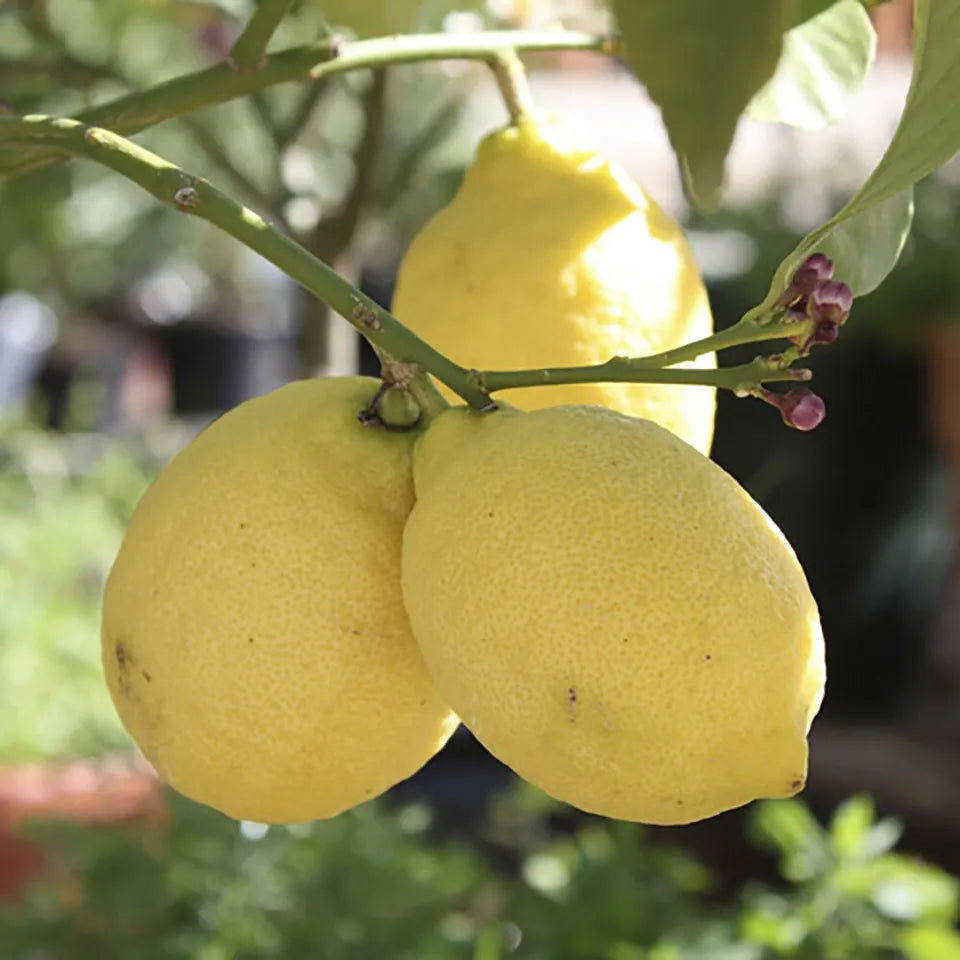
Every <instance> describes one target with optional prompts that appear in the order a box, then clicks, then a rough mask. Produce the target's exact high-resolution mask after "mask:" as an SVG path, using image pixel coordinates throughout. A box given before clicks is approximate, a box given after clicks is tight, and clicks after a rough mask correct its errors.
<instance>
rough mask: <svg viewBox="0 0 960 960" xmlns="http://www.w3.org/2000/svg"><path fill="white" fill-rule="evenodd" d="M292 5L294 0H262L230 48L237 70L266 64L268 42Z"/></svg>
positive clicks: (256, 68)
mask: <svg viewBox="0 0 960 960" xmlns="http://www.w3.org/2000/svg"><path fill="white" fill-rule="evenodd" d="M292 6H293V0H260V4H259V5H258V6H257V8H256V10H254V12H253V15H252V16H251V17H250V20H249V21H248V22H247V25H246V27H244V30H243V33H241V34H240V36H239V37H238V39H237V42H236V43H235V44H234V45H233V47H232V49H231V50H230V56H229V58H228V60H229V62H230V63H232V64H233V66H234V68H235V69H236V70H259V69H260V68H261V67H263V66H265V65H266V52H267V44H269V43H270V38H271V37H272V36H273V34H274V32H275V31H276V29H277V27H279V26H280V21H281V20H282V19H283V18H284V17H285V16H286V15H287V11H288V10H289V9H290V8H291V7H292Z"/></svg>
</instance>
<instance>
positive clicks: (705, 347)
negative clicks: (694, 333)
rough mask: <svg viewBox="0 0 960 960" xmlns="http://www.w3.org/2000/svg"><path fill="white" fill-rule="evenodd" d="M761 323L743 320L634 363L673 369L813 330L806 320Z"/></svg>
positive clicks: (645, 366) (759, 321)
mask: <svg viewBox="0 0 960 960" xmlns="http://www.w3.org/2000/svg"><path fill="white" fill-rule="evenodd" d="M763 319H764V318H762V317H761V318H760V319H759V320H747V319H742V320H739V321H738V322H737V323H735V324H733V326H730V327H727V328H726V330H721V331H720V332H719V333H714V334H712V335H711V336H709V337H704V338H703V339H702V340H693V341H692V342H690V343H685V344H683V346H680V347H675V348H674V349H673V350H665V351H664V352H663V353H654V354H651V355H650V356H649V357H643V358H641V359H637V360H633V361H632V362H633V363H634V364H635V365H636V366H638V367H641V366H642V367H644V368H647V367H672V366H674V365H676V364H678V363H686V362H687V361H689V360H696V359H697V357H702V356H703V355H704V354H705V353H715V352H716V351H718V350H726V349H728V348H730V347H739V346H742V345H743V344H746V343H760V342H762V341H765V340H785V339H786V338H787V337H793V336H797V335H799V334H803V333H806V332H807V331H808V328H809V321H807V320H806V319H804V320H800V321H789V322H785V321H784V320H781V321H780V322H779V323H772V324H771V323H765V322H761V321H762V320H763Z"/></svg>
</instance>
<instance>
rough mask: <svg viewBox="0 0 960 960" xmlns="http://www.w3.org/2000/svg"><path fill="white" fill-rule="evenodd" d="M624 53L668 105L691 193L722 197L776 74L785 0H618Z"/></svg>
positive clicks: (702, 199) (704, 204)
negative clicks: (748, 115) (735, 146)
mask: <svg viewBox="0 0 960 960" xmlns="http://www.w3.org/2000/svg"><path fill="white" fill-rule="evenodd" d="M612 7H613V11H614V14H615V15H616V18H617V23H618V25H619V28H620V34H621V36H622V38H623V43H624V52H623V57H624V60H625V62H626V64H627V66H629V67H630V69H631V70H632V71H633V72H634V73H635V74H636V75H637V77H638V78H639V79H640V81H641V82H642V83H643V84H645V85H646V88H647V91H648V93H649V94H650V97H651V98H652V99H653V100H654V101H655V102H656V104H657V105H658V106H659V107H660V109H661V111H662V113H663V122H664V124H665V125H666V128H667V132H668V134H669V136H670V142H671V144H672V145H673V149H674V151H675V152H676V154H677V160H678V162H679V164H680V170H681V173H682V174H683V179H684V184H685V187H686V190H687V194H688V195H689V197H690V199H691V201H692V202H693V203H694V204H695V205H696V206H697V207H699V208H701V209H711V208H713V207H714V206H715V205H716V202H717V199H718V196H719V194H720V190H721V188H722V186H723V179H724V160H725V158H726V156H727V152H728V151H729V149H730V144H731V143H732V142H733V135H734V131H735V130H736V126H737V120H738V119H739V117H740V114H741V113H742V112H743V110H744V109H745V108H746V106H747V104H748V103H749V102H750V98H751V97H752V96H753V95H754V94H755V93H756V92H757V90H759V89H760V88H761V87H762V86H763V85H764V84H765V83H766V82H767V80H769V79H770V77H771V76H772V75H773V71H774V70H775V69H776V65H777V60H778V59H779V57H780V45H781V41H782V35H783V29H784V26H785V18H784V4H783V2H782V0H728V2H726V3H717V2H715V0H644V2H643V3H638V2H637V0H613V3H612Z"/></svg>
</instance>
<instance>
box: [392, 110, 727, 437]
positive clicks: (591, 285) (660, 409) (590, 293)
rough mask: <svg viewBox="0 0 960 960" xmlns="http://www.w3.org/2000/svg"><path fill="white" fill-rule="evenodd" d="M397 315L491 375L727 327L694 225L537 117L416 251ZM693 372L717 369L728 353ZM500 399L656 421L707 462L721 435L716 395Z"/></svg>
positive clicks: (644, 348)
mask: <svg viewBox="0 0 960 960" xmlns="http://www.w3.org/2000/svg"><path fill="white" fill-rule="evenodd" d="M393 312H394V313H395V314H396V315H397V316H398V317H399V318H400V319H401V320H402V321H403V322H404V323H405V324H407V325H408V326H409V327H411V328H412V329H413V330H414V331H415V332H416V333H417V334H419V335H420V336H421V337H423V338H424V339H425V340H427V341H428V342H429V343H430V344H432V345H433V346H435V347H436V348H437V349H439V350H440V351H441V352H442V353H445V354H446V355H447V356H449V357H451V359H453V360H455V361H457V362H458V363H461V364H463V365H464V366H467V367H472V368H476V369H481V370H482V369H487V370H489V369H494V370H503V369H526V368H534V367H547V366H580V365H590V364H596V363H603V362H604V361H606V360H609V359H610V358H611V357H613V356H630V357H639V356H648V355H650V354H653V353H660V352H662V351H664V350H670V349H673V348H674V347H678V346H680V345H682V344H686V343H689V342H691V341H694V340H699V339H702V338H704V337H708V336H710V334H711V333H712V331H713V321H712V317H711V314H710V307H709V303H708V301H707V294H706V290H705V289H704V285H703V282H702V280H701V277H700V272H699V269H698V267H697V264H696V261H695V259H694V256H693V253H692V251H691V249H690V246H689V244H688V243H687V240H686V237H685V236H684V233H683V231H682V230H681V228H680V226H679V225H678V224H677V223H676V222H675V221H673V220H672V219H671V218H670V217H669V216H668V215H667V214H666V213H665V212H664V211H663V210H662V209H661V208H660V207H659V206H658V205H657V204H656V203H655V202H654V201H653V200H652V199H651V198H650V197H649V196H648V195H647V193H646V192H645V191H644V190H643V189H642V188H641V187H640V186H639V185H638V184H637V183H635V182H634V181H633V180H631V179H630V178H629V177H628V176H627V174H626V173H625V172H624V171H623V170H622V169H620V168H619V167H617V166H616V165H614V164H612V163H609V162H607V161H605V160H604V159H602V158H601V157H599V156H598V155H597V154H596V153H595V152H594V151H593V150H591V149H589V148H587V147H585V146H584V145H583V144H582V142H581V141H580V139H579V138H578V137H577V135H576V134H575V133H573V132H571V131H570V130H569V129H568V128H567V126H566V125H565V124H564V123H563V122H562V121H561V120H559V119H556V118H552V117H551V118H542V119H541V118H533V119H527V120H523V121H521V122H520V124H519V125H518V126H513V127H508V128H507V129H505V130H501V131H499V132H497V133H494V134H492V135H490V136H488V137H487V138H486V139H485V140H484V141H483V142H482V143H481V144H480V147H479V150H478V153H477V156H476V160H475V161H474V163H473V164H472V166H471V167H470V168H469V169H468V170H467V173H466V176H465V179H464V181H463V184H462V185H461V187H460V190H459V191H458V193H457V194H456V196H455V197H454V199H453V201H452V202H451V203H450V204H449V205H448V206H447V207H446V208H444V209H443V210H441V211H440V212H439V213H438V214H436V215H435V216H434V217H433V219H431V220H430V221H428V223H427V224H426V225H425V226H424V228H423V229H422V230H421V231H420V233H419V234H418V235H417V236H416V237H415V238H414V240H413V242H412V244H411V245H410V248H409V249H408V251H407V253H406V255H405V256H404V258H403V260H402V262H401V264H400V268H399V272H398V276H397V286H396V291H395V293H394V299H393ZM682 366H698V367H713V366H715V357H714V355H713V354H712V353H708V354H705V355H704V356H702V357H700V358H698V359H697V360H696V361H694V362H692V363H687V364H683V365H682ZM441 389H442V390H443V391H444V393H445V395H446V396H447V398H448V399H453V397H452V394H450V392H449V391H448V390H447V389H446V388H445V387H441ZM497 396H498V398H502V399H503V400H505V401H506V402H508V403H511V404H513V405H515V406H518V407H521V408H523V409H528V410H532V409H538V408H541V407H546V406H557V405H560V404H570V403H584V404H601V405H603V406H608V407H611V408H613V409H616V410H620V411H621V412H623V413H627V414H630V415H632V416H638V417H645V418H647V419H650V420H654V421H656V422H657V423H659V424H661V425H662V426H664V427H666V428H667V429H669V430H671V431H673V432H674V433H676V434H677V435H678V436H679V437H681V438H683V439H684V440H686V441H687V442H688V443H690V444H692V445H693V446H695V447H696V448H697V449H698V450H700V451H701V452H704V453H706V452H707V451H708V450H709V448H710V443H711V440H712V437H713V420H714V407H715V395H714V389H713V388H712V387H707V386H683V387H680V388H678V387H677V386H675V385H669V384H642V383H590V384H573V385H550V386H538V387H522V388H518V389H513V390H505V391H503V392H502V393H499V394H498V395H497Z"/></svg>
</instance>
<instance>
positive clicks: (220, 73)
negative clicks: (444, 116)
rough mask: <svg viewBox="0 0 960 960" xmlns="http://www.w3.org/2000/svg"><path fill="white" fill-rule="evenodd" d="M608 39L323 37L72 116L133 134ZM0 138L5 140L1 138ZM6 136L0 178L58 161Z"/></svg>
mask: <svg viewBox="0 0 960 960" xmlns="http://www.w3.org/2000/svg"><path fill="white" fill-rule="evenodd" d="M612 49H613V48H612V45H611V41H610V39H609V38H608V37H602V36H595V35H593V34H588V33H580V32H577V31H570V30H541V31H535V30H501V31H497V30H492V31H487V32H480V33H474V34H465V35H456V34H449V33H438V34H419V35H407V36H395V37H382V38H377V39H374V40H358V41H356V42H352V43H344V42H342V41H341V40H340V39H339V38H335V37H334V38H326V39H324V40H320V41H318V42H317V43H312V44H308V45H306V46H302V47H295V48H293V49H290V50H283V51H280V52H279V53H275V54H271V55H270V56H267V57H265V58H264V59H263V63H262V66H261V67H260V68H259V69H257V70H237V69H236V67H235V66H233V65H232V64H231V63H230V62H228V61H224V62H222V63H218V64H216V65H215V66H213V67H208V68H207V69H205V70H200V71H197V72H196V73H191V74H187V75H185V76H182V77H177V78H175V79H173V80H170V81H168V82H166V83H161V84H158V85H157V86H155V87H151V88H150V89H148V90H139V91H137V92H136V93H131V94H127V95H125V96H122V97H118V98H117V99H116V100H112V101H110V102H109V103H105V104H101V105H100V106H98V107H95V108H93V109H92V110H87V111H84V112H83V113H81V114H79V115H78V117H77V119H79V120H81V121H83V123H85V124H88V125H92V126H103V127H109V128H110V129H111V130H113V131H114V132H115V133H119V134H124V135H126V134H132V133H137V132H139V131H140V130H144V129H146V128H147V127H151V126H154V125H155V124H157V123H162V122H163V121H164V120H170V119H172V118H174V117H179V116H183V115H184V114H187V113H192V112H194V111H195V110H200V109H203V108H204V107H211V106H214V105H216V104H218V103H225V102H226V101H228V100H235V99H237V98H239V97H244V96H247V95H249V94H252V93H256V92H257V91H260V90H265V89H267V88H268V87H272V86H276V85H277V84H280V83H313V82H315V81H317V80H320V79H322V78H323V77H326V76H329V75H331V74H334V73H344V72H346V71H348V70H360V69H365V68H368V67H384V66H390V65H392V64H399V63H418V62H421V61H425V60H487V61H489V60H492V59H494V58H495V57H497V56H498V55H499V54H501V53H503V52H504V51H508V50H516V51H521V52H522V51H534V50H593V51H596V52H597V53H607V52H610V51H611V50H612ZM4 141H6V142H4ZM11 142H12V140H11V138H10V137H9V136H7V137H5V136H4V135H3V133H2V132H0V176H4V175H9V174H13V173H19V172H22V171H24V170H30V169H33V168H35V167H38V166H44V165H46V164H49V163H57V162H59V161H61V160H63V159H64V155H63V152H62V151H61V150H58V149H57V147H56V145H55V144H53V143H45V142H43V140H42V138H37V139H36V140H35V141H34V142H33V143H32V144H31V145H30V148H29V149H23V148H20V149H17V150H16V151H11V150H9V149H8V145H9V144H10V143H11Z"/></svg>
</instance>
